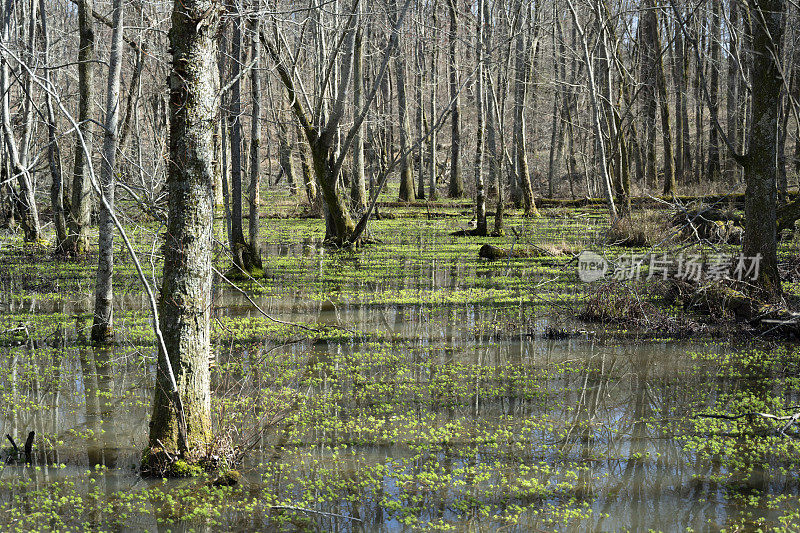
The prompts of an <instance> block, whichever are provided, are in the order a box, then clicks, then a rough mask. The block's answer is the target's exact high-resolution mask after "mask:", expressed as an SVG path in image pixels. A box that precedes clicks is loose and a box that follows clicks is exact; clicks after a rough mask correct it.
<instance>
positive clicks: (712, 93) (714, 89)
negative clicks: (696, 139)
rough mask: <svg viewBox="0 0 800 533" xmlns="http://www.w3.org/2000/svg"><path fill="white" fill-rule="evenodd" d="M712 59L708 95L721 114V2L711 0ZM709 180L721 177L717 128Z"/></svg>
mask: <svg viewBox="0 0 800 533" xmlns="http://www.w3.org/2000/svg"><path fill="white" fill-rule="evenodd" d="M709 39H710V46H711V57H710V62H709V66H708V68H709V71H710V72H709V74H710V75H709V82H708V85H709V86H708V95H709V98H708V99H709V106H711V107H713V108H714V109H713V111H712V113H713V114H716V115H718V114H719V102H718V94H719V59H720V40H721V39H722V32H721V26H720V0H711V35H710V36H709ZM706 173H707V175H708V179H709V180H711V181H717V180H718V179H719V177H720V157H719V134H718V132H717V128H715V127H714V128H711V132H710V133H709V135H708V166H707V167H706Z"/></svg>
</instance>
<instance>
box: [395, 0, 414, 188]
mask: <svg viewBox="0 0 800 533" xmlns="http://www.w3.org/2000/svg"><path fill="white" fill-rule="evenodd" d="M392 2H393V8H392V16H391V21H392V25H396V24H397V17H398V10H399V7H398V5H397V0H392ZM398 31H399V28H398ZM401 34H402V32H401ZM396 50H397V55H396V56H395V64H394V66H395V76H396V78H397V122H398V128H399V129H400V153H401V154H405V153H406V152H407V151H408V147H409V144H410V142H409V137H410V130H411V128H410V127H409V120H408V102H407V101H406V60H405V55H404V52H403V50H401V49H400V47H399V46H398V47H397V49H396ZM413 166H414V165H413V162H412V156H411V154H407V155H403V156H401V159H400V198H399V199H400V201H401V202H410V201H411V200H413V199H414V197H415V194H414V175H413V173H412V169H413Z"/></svg>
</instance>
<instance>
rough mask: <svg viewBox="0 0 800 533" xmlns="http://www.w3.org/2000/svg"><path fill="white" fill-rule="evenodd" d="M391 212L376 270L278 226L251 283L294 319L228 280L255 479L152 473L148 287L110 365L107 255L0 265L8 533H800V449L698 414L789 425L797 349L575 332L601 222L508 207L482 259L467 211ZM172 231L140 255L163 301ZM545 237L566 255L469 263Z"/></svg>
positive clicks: (797, 388) (298, 225)
mask: <svg viewBox="0 0 800 533" xmlns="http://www.w3.org/2000/svg"><path fill="white" fill-rule="evenodd" d="M273 200H275V201H276V202H275V205H286V206H288V205H289V203H288V198H287V199H281V198H271V197H270V202H272V201H273ZM281 202H284V203H281ZM287 209H288V207H287ZM382 209H384V208H382ZM385 209H386V210H388V209H392V210H395V209H396V213H394V211H393V214H396V215H397V216H396V217H395V218H390V217H387V218H384V219H381V220H379V221H375V222H374V224H373V226H372V230H373V232H374V234H375V237H377V238H378V239H380V242H376V243H374V244H370V245H369V246H366V247H364V248H363V249H362V250H360V251H358V252H351V251H343V252H342V251H332V250H330V249H329V248H326V247H325V246H323V245H322V243H321V239H322V237H323V236H324V235H323V234H324V227H323V225H322V223H321V222H320V221H319V220H314V219H297V218H277V215H281V212H277V211H276V212H275V213H271V215H275V216H276V217H275V218H264V219H263V220H262V221H261V222H262V228H261V234H262V235H264V236H265V243H264V245H263V247H262V249H263V251H264V252H263V253H264V276H263V277H262V278H260V279H257V280H254V281H249V282H246V283H243V284H242V287H243V289H244V290H246V291H247V293H248V294H249V295H250V296H251V298H252V299H253V301H255V302H256V304H257V305H258V306H259V307H260V308H261V310H262V311H263V312H265V313H267V314H268V315H270V316H273V317H276V318H278V319H279V320H280V321H281V322H276V321H273V320H270V318H268V317H266V316H264V314H263V313H262V312H260V311H258V310H257V309H255V308H254V307H253V305H252V304H251V303H250V301H249V300H248V299H247V298H245V297H244V296H243V295H241V294H240V293H239V292H237V291H235V290H232V289H230V288H228V287H227V286H226V285H225V284H223V283H221V282H217V283H215V286H214V291H215V292H214V308H213V309H212V310H211V313H212V317H213V319H212V327H213V331H212V341H213V358H212V360H211V361H210V364H211V365H212V380H213V388H214V395H213V411H214V417H215V418H214V426H215V430H216V432H217V434H218V435H220V436H221V437H220V438H224V439H225V441H226V442H229V443H231V447H232V448H234V449H236V450H237V453H238V454H239V455H240V456H241V464H235V465H234V464H225V462H224V461H220V464H218V465H215V468H214V469H210V470H209V471H207V472H206V471H203V472H199V471H189V470H191V468H192V467H191V465H188V464H187V465H185V466H186V470H187V471H186V472H185V473H188V474H191V475H192V476H191V477H184V478H170V479H160V478H157V479H150V478H148V479H143V478H142V477H141V476H140V475H139V472H138V468H139V466H140V464H141V450H142V449H144V448H145V446H146V444H147V442H146V440H147V422H148V420H149V416H150V402H151V401H152V393H153V386H154V382H155V350H154V341H155V340H154V338H153V334H152V329H151V324H150V316H149V313H148V307H147V302H146V300H145V299H144V298H143V297H142V293H141V288H140V286H139V283H138V281H137V279H136V277H135V275H134V273H133V271H132V270H130V269H128V268H127V266H125V265H126V263H125V262H121V266H120V269H119V271H118V272H117V273H116V276H117V279H118V286H117V288H118V290H117V292H116V297H117V309H116V311H115V316H116V320H117V324H116V328H115V329H116V332H117V333H116V338H115V341H116V342H115V344H114V345H113V346H112V347H110V348H107V349H100V348H96V347H92V346H89V345H88V343H87V342H86V337H87V335H88V327H89V326H90V324H91V318H92V317H91V293H92V287H93V281H92V275H93V267H92V258H91V257H88V258H85V259H81V260H79V261H60V260H56V259H54V258H50V257H49V256H47V254H46V252H44V251H42V250H36V249H26V248H23V247H21V246H17V244H16V243H15V242H10V243H9V244H10V246H8V247H3V249H2V252H1V253H0V264H1V265H2V266H3V274H2V275H0V332H2V334H0V358H2V359H3V363H4V364H2V365H0V418H2V420H3V424H4V432H6V433H9V434H12V435H14V436H17V435H25V434H27V432H28V431H29V430H35V431H36V435H37V438H36V441H35V444H34V454H33V455H34V457H33V461H32V463H31V464H30V465H25V464H20V463H16V464H7V465H3V466H2V468H0V510H1V511H2V512H0V528H2V529H3V530H20V531H35V530H81V529H91V530H109V529H123V528H128V529H135V530H148V529H158V528H163V529H175V528H184V529H189V530H191V529H200V528H206V529H212V530H219V531H229V530H243V531H265V530H266V531H282V530H286V531H294V530H312V531H314V530H319V531H328V530H335V529H338V530H345V531H370V530H375V529H380V528H383V529H387V530H402V529H404V528H405V530H408V531H463V530H470V529H481V530H510V531H533V530H544V531H553V530H569V531H573V530H579V531H580V530H583V531H599V530H603V531H605V530H631V529H654V530H664V529H686V530H690V529H691V530H721V529H728V530H736V529H739V530H746V529H753V530H754V529H757V528H761V529H764V530H766V529H770V528H774V529H777V530H780V528H783V530H785V531H791V530H796V529H797V528H798V527H800V499H799V498H798V494H800V486H799V485H798V482H797V476H796V472H797V469H798V467H800V446H798V444H797V442H800V440H798V439H795V438H794V437H795V435H794V434H793V433H792V431H793V430H796V429H797V428H790V429H789V430H787V432H784V433H780V432H778V431H776V429H778V428H776V423H774V422H770V421H769V420H747V419H745V418H742V419H737V420H724V419H713V418H708V419H705V418H697V417H696V416H695V415H697V414H700V413H708V414H729V415H735V414H740V413H746V412H752V411H763V412H771V413H775V414H785V413H789V412H792V410H791V408H792V407H793V406H794V405H795V404H796V403H797V401H796V399H797V397H798V395H799V394H800V378H798V377H797V376H798V370H800V356H799V355H798V351H797V350H795V348H794V347H792V346H791V345H778V344H767V343H766V342H759V343H753V344H751V345H748V346H739V345H736V344H734V343H731V342H722V341H719V340H717V339H713V338H710V337H703V336H697V337H694V338H692V340H691V341H689V340H685V339H678V338H677V337H679V336H680V335H678V334H677V333H676V331H674V330H670V329H668V328H665V329H656V328H654V329H650V330H648V329H647V328H645V327H643V325H642V324H640V323H636V322H635V321H627V322H626V321H623V320H620V321H617V322H616V323H615V324H614V325H613V328H612V326H609V325H599V324H597V323H591V322H585V321H581V320H579V319H578V318H577V317H576V315H577V314H578V311H579V310H580V309H582V308H584V307H585V306H587V305H595V304H597V305H600V303H598V302H593V300H592V298H593V292H592V290H591V288H590V287H587V286H583V285H581V284H580V283H579V282H578V281H577V278H576V276H575V274H574V271H573V270H571V269H572V267H571V266H570V265H569V259H570V254H571V253H572V252H574V251H579V250H581V249H583V248H587V247H591V246H593V245H595V244H596V243H597V242H599V241H598V239H602V236H603V235H604V230H605V227H604V224H603V222H602V216H601V215H599V214H598V213H599V210H598V209H595V208H582V209H580V210H565V209H560V210H557V211H552V212H547V211H546V212H545V216H544V217H542V218H539V219H535V220H534V219H523V218H522V217H520V216H518V214H517V213H515V212H513V211H512V212H511V213H510V214H509V216H508V218H507V220H506V223H507V228H508V234H507V236H505V237H481V238H472V237H465V238H454V237H452V236H450V235H449V233H451V232H452V231H454V230H456V229H458V224H459V221H460V217H461V218H463V217H465V215H464V214H463V212H464V211H465V209H467V208H466V207H465V206H464V205H462V204H459V203H456V202H449V201H444V202H442V204H441V205H437V207H436V212H437V213H440V212H441V213H442V214H447V215H448V216H441V217H439V216H437V217H433V218H430V219H428V218H424V217H420V216H419V211H416V210H414V209H409V208H408V207H405V206H403V207H397V208H390V207H389V206H387V207H386V208H385ZM450 215H452V216H450ZM465 221H466V220H463V222H465ZM159 231H160V229H159V228H158V226H157V225H155V224H153V225H151V226H147V225H144V226H142V228H140V229H139V230H138V232H137V233H135V235H134V238H135V239H136V242H137V249H138V250H140V252H141V253H142V254H145V253H147V254H150V252H151V251H153V250H155V251H153V252H152V255H147V256H146V257H147V258H148V260H147V261H144V264H145V265H146V269H147V275H148V277H150V278H152V279H155V280H156V281H157V279H158V275H159V271H160V259H159V257H158V254H157V253H156V252H157V250H158V233H159ZM220 231H222V229H220ZM220 237H221V236H220ZM547 242H551V243H558V247H559V249H561V250H570V252H569V253H567V252H564V255H563V256H561V255H560V254H553V255H547V254H546V255H544V256H542V257H527V258H525V257H513V256H512V257H506V258H503V259H500V260H497V261H491V262H489V261H484V260H482V259H480V258H479V257H478V254H477V251H478V250H479V248H480V246H481V245H482V244H486V243H489V244H492V245H493V246H496V247H498V248H502V249H507V250H511V249H512V247H516V246H523V247H527V248H530V247H532V246H533V245H544V244H545V243H547ZM782 246H783V247H791V246H795V245H794V244H791V243H783V244H782ZM606 251H607V252H608V253H609V254H612V255H613V254H616V253H622V252H621V251H620V249H617V248H615V247H610V248H608V249H607V250H606ZM782 253H789V250H788V249H787V250H782ZM793 253H796V250H795V251H794V252H793ZM228 261H229V259H228V258H227V257H226V255H225V254H224V253H222V251H220V253H219V254H218V255H217V256H216V257H215V266H216V267H217V269H218V270H219V271H220V272H225V271H226V270H227V269H228V268H229V266H230V264H229V262H228ZM6 267H7V268H6ZM604 305H605V307H603V309H605V311H604V312H607V313H612V314H613V313H619V312H620V310H619V308H618V306H617V305H616V304H613V305H608V304H607V302H606V303H605V304H604ZM661 309H664V308H661ZM662 312H665V313H667V314H669V315H670V316H676V315H675V314H674V313H673V312H672V310H668V311H662ZM643 316H644V315H643ZM292 324H301V325H303V326H304V327H306V328H311V329H301V328H297V327H294V326H293V325H292ZM654 331H656V332H657V333H658V336H657V337H656V336H655V333H654ZM8 451H9V450H4V452H8ZM237 458H238V457H237ZM179 466H181V465H179Z"/></svg>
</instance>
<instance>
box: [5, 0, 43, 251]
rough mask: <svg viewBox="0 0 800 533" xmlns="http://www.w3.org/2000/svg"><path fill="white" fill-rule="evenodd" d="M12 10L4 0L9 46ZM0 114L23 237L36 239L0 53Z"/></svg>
mask: <svg viewBox="0 0 800 533" xmlns="http://www.w3.org/2000/svg"><path fill="white" fill-rule="evenodd" d="M13 11H14V1H13V0H6V3H5V10H4V12H3V44H4V45H5V46H9V41H10V31H11V18H12V16H13V14H14V13H13ZM0 63H1V64H0V100H1V101H0V108H2V109H0V114H2V122H3V138H4V140H5V146H6V157H7V158H8V161H9V163H10V165H11V172H10V175H11V176H14V175H16V177H17V183H18V184H19V202H18V205H19V207H20V208H21V211H22V212H21V213H19V214H20V223H21V224H22V228H23V229H24V230H25V240H26V241H28V242H37V241H39V239H40V238H41V234H42V231H41V227H40V226H39V212H38V210H37V208H36V200H35V199H34V196H33V177H32V176H31V174H30V172H29V170H28V168H27V165H26V164H25V162H24V161H23V160H22V159H21V158H20V152H19V150H18V149H17V142H16V139H15V138H14V130H13V127H12V125H11V111H10V109H9V105H10V102H9V94H8V90H9V79H8V58H7V57H6V56H5V54H3V56H2V57H0Z"/></svg>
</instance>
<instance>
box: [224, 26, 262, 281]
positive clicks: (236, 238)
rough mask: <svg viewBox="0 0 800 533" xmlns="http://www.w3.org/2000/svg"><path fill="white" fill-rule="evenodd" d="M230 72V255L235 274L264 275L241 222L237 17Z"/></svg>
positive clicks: (240, 91)
mask: <svg viewBox="0 0 800 533" xmlns="http://www.w3.org/2000/svg"><path fill="white" fill-rule="evenodd" d="M230 65H231V69H230V75H231V78H233V86H232V87H231V101H230V106H229V109H228V124H229V128H230V148H231V237H232V239H231V242H230V247H231V253H233V263H234V267H233V270H232V271H231V272H230V273H231V274H232V275H242V271H244V273H246V274H247V275H250V276H252V275H254V274H260V273H261V258H260V257H259V256H258V254H256V253H255V251H254V250H253V248H252V243H248V242H247V241H246V240H245V238H244V224H243V221H242V172H243V168H242V167H243V161H242V118H241V115H242V90H241V86H242V84H241V79H240V78H241V69H242V17H241V15H237V16H236V17H234V20H233V39H232V41H231V63H230Z"/></svg>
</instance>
